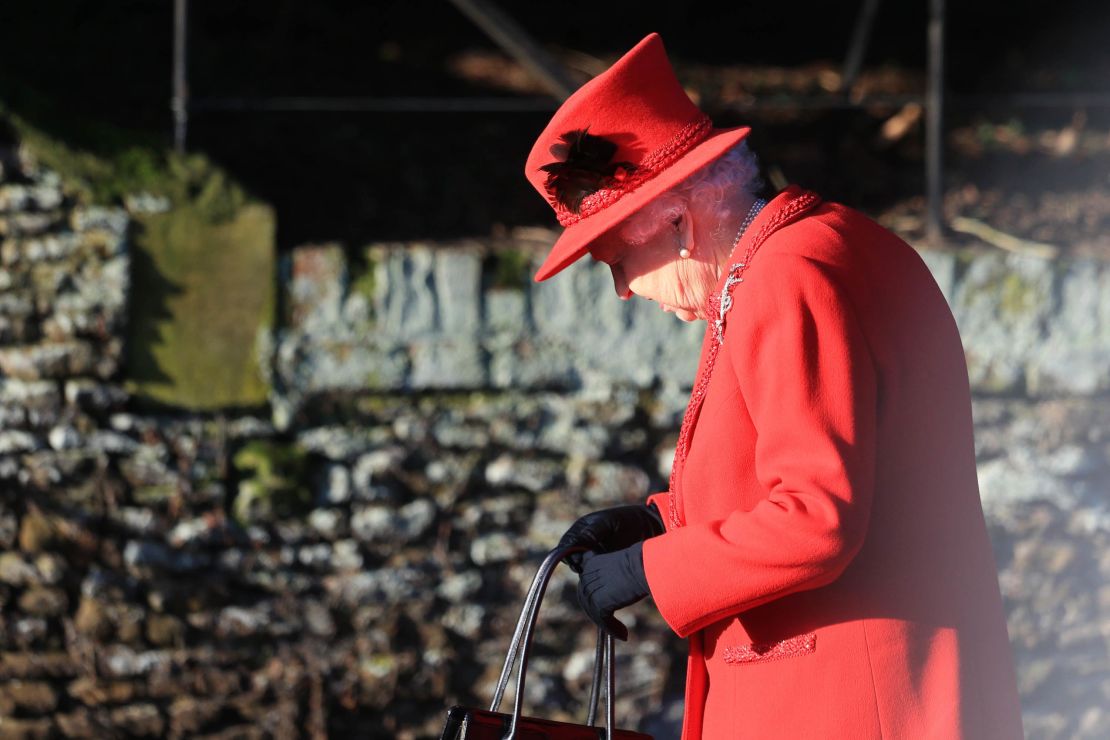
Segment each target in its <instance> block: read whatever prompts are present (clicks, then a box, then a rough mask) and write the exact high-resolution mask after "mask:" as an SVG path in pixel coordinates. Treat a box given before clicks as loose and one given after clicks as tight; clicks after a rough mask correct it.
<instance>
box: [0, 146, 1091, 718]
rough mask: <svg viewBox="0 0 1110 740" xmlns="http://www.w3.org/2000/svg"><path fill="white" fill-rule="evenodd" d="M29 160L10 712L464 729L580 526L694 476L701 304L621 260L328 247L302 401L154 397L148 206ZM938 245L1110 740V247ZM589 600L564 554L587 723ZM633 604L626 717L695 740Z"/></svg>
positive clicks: (15, 408)
mask: <svg viewBox="0 0 1110 740" xmlns="http://www.w3.org/2000/svg"><path fill="white" fill-rule="evenodd" d="M0 164H2V167H0V173H2V179H0V607H2V609H0V736H4V737H20V738H32V737H56V736H64V737H116V736H158V737H161V736H165V737H209V738H216V737H221V738H228V737H302V736H311V737H324V736H334V737H346V736H356V735H357V736H361V737H368V738H386V737H399V738H431V737H436V736H437V731H438V729H439V728H440V726H441V723H442V718H443V709H444V708H445V707H446V706H447V705H448V704H449V703H454V702H462V703H468V704H474V705H478V706H483V705H486V704H487V703H488V701H489V698H490V696H491V695H492V690H493V685H494V682H495V680H496V677H497V674H498V672H499V671H500V667H501V660H502V659H503V657H504V652H505V649H506V647H507V639H508V635H509V634H510V633H511V630H512V626H513V624H514V623H515V620H516V616H517V613H518V610H519V607H520V602H521V598H522V595H523V593H524V591H525V589H526V588H527V585H528V583H529V581H530V580H531V577H532V575H533V573H534V571H535V567H536V565H537V564H538V562H539V559H540V558H541V556H542V555H543V554H544V553H545V552H546V551H547V550H548V549H549V548H550V547H552V546H553V545H554V543H555V542H556V541H557V538H558V536H559V534H560V533H561V532H562V531H563V530H564V529H565V528H566V527H567V526H568V525H569V524H570V523H571V522H572V521H573V520H574V519H575V518H576V517H577V516H579V515H580V514H582V513H584V512H586V511H589V510H592V509H596V508H601V507H605V506H611V505H615V504H618V503H621V502H631V501H640V500H642V498H643V496H644V495H646V494H647V493H648V492H649V491H653V490H659V489H661V488H662V487H664V486H665V481H666V476H667V473H668V466H669V462H670V455H671V452H672V450H673V444H674V437H675V433H676V431H677V428H678V424H679V420H680V417H681V413H682V410H683V407H684V405H685V401H686V394H687V393H688V391H689V385H690V383H691V381H692V380H693V373H694V369H695V363H696V360H697V350H698V347H699V344H700V340H701V330H700V328H699V327H698V326H687V325H683V324H681V323H680V322H678V321H676V320H675V319H674V318H673V317H671V316H666V315H664V314H663V313H662V312H659V311H658V309H657V308H655V307H653V306H651V305H650V304H644V303H642V302H639V301H631V302H627V303H625V302H621V301H619V300H617V299H616V298H615V296H614V294H613V293H612V292H611V290H612V288H611V285H610V283H609V279H608V277H607V275H605V274H604V273H603V272H602V271H600V270H597V269H594V268H591V267H589V266H585V265H583V266H580V267H576V268H574V269H572V270H571V271H569V272H568V273H567V274H565V275H561V276H560V278H559V279H557V280H555V281H551V282H549V283H545V284H543V285H539V286H536V285H531V284H528V283H527V282H526V281H525V282H523V283H522V284H521V285H520V287H518V288H513V287H504V286H501V287H494V285H495V284H496V281H495V280H494V279H493V277H492V275H491V273H492V272H493V270H492V267H491V265H495V264H496V260H495V259H494V257H491V255H490V253H489V251H488V247H487V246H486V245H482V244H477V243H472V244H469V245H465V244H462V245H460V244H452V245H444V246H446V247H447V248H446V249H435V248H433V247H434V246H435V245H380V246H378V247H376V248H374V249H373V250H371V251H372V254H371V260H370V263H369V264H370V271H369V272H367V273H363V274H358V275H355V274H353V273H354V272H355V271H354V270H351V269H350V268H349V266H348V264H347V262H346V260H345V258H344V256H343V255H344V250H342V249H340V248H339V246H338V245H315V246H306V247H304V248H301V249H297V250H295V251H294V252H293V253H292V254H291V255H289V256H288V257H287V259H286V262H285V271H284V274H285V284H284V301H285V306H286V312H285V314H286V326H285V328H283V329H282V330H280V331H279V332H277V333H276V334H275V335H274V337H273V341H272V342H271V343H270V345H269V347H268V348H267V349H266V351H265V352H264V353H263V355H262V356H260V358H259V361H260V363H261V364H262V366H263V367H264V368H266V369H267V371H268V372H269V373H270V379H271V381H272V386H273V396H272V399H271V400H272V408H271V409H268V410H266V413H263V414H244V413H236V414H231V413H229V414H224V415H206V416H197V415H192V414H188V413H177V414H166V413H152V412H142V411H139V407H138V405H137V404H136V403H135V399H132V398H131V397H129V396H128V394H127V393H126V392H125V391H124V390H123V386H122V379H123V376H124V373H125V368H121V367H120V364H119V358H120V357H121V353H120V347H121V342H122V336H123V335H122V328H123V327H124V326H125V322H126V305H127V302H126V296H127V292H128V290H129V282H128V274H129V271H128V269H127V264H128V260H129V249H128V241H127V235H128V214H127V212H126V211H125V210H123V209H95V208H83V207H79V206H77V205H75V204H74V203H72V202H70V201H69V200H68V197H67V195H66V192H65V190H64V188H63V187H62V184H61V183H60V182H59V180H58V179H57V177H56V176H54V175H52V174H51V173H50V172H48V171H45V170H42V169H41V168H39V167H37V166H35V165H34V164H33V162H32V161H30V160H29V159H27V157H26V156H25V153H24V152H23V151H22V150H14V151H13V150H3V151H0ZM537 233H539V234H540V236H539V237H537V236H536V234H537ZM550 237H551V234H550V233H548V234H547V236H543V233H542V232H531V233H530V236H528V237H524V236H522V237H520V239H519V242H520V244H519V246H520V248H521V249H524V250H528V249H529V248H530V247H531V244H530V242H532V241H535V240H537V239H538V240H539V241H540V242H543V241H544V240H545V239H549V238H550ZM547 243H550V242H549V241H548V242H547ZM922 254H923V257H924V258H925V259H926V261H927V262H928V263H929V265H930V267H931V268H932V270H933V274H934V275H935V276H936V278H937V281H938V283H939V284H940V285H941V287H942V289H943V290H944V292H945V295H946V296H947V297H948V298H949V300H950V302H951V303H952V305H953V307H954V310H955V313H956V316H957V320H958V321H959V323H960V328H961V331H962V332H963V336H964V341H965V343H966V346H967V353H968V362H969V371H970V374H971V377H972V379H973V383H974V387H975V392H976V397H975V401H974V412H975V419H976V425H977V427H976V445H977V450H976V452H977V456H978V459H979V463H980V468H979V469H980V484H981V489H982V497H983V503H984V508H985V511H986V513H987V519H988V524H989V528H990V534H991V538H992V542H993V544H994V549H995V555H996V558H997V561H998V566H999V578H1000V583H1001V586H1002V590H1003V595H1004V597H1005V601H1006V607H1007V611H1008V619H1009V630H1010V637H1011V643H1012V645H1013V648H1014V655H1015V658H1016V661H1017V666H1018V672H1019V680H1020V688H1021V692H1022V699H1023V705H1024V719H1025V726H1026V732H1027V735H1028V736H1029V737H1032V738H1076V737H1079V738H1096V737H1105V736H1107V735H1108V734H1110V715H1108V713H1107V710H1106V709H1105V706H1106V705H1107V701H1106V697H1107V695H1108V694H1110V658H1108V655H1107V634H1106V624H1107V621H1108V620H1107V615H1108V613H1110V586H1108V585H1107V583H1108V576H1110V557H1108V555H1107V553H1110V547H1108V546H1107V545H1108V544H1110V542H1108V539H1110V536H1108V533H1110V516H1108V512H1107V481H1108V478H1110V476H1108V466H1110V439H1108V436H1107V434H1108V430H1110V403H1108V399H1107V394H1106V391H1107V386H1108V384H1110V380H1108V376H1107V374H1108V366H1110V364H1108V363H1107V362H1106V354H1107V352H1108V351H1110V298H1108V296H1110V291H1108V290H1107V287H1108V281H1110V276H1108V268H1107V266H1106V265H1104V264H1101V263H1097V262H1074V263H1066V264H1065V263H1046V262H1037V261H1033V260H1030V259H1024V258H1019V257H1016V256H1012V255H1008V254H1003V253H997V252H974V253H973V252H958V253H949V252H923V253H922ZM529 274H530V273H529ZM941 463H942V461H938V464H941ZM573 591H574V578H573V575H572V574H570V572H569V570H567V569H565V568H561V569H560V570H559V571H558V572H557V574H556V576H555V578H554V579H553V582H552V584H551V586H550V588H549V589H548V592H547V596H546V598H545V601H544V605H543V610H542V613H541V616H540V626H539V629H538V631H537V638H536V646H535V650H534V653H533V658H532V660H531V662H530V672H529V680H528V683H527V687H526V694H527V696H526V700H527V701H526V707H539V706H541V705H543V706H546V707H550V708H551V710H550V712H549V716H553V717H555V718H564V719H571V718H580V717H582V716H583V715H584V712H585V704H584V703H585V697H586V692H587V688H588V684H589V675H590V668H591V661H592V657H593V638H594V633H593V631H592V630H591V629H589V625H588V623H587V622H586V621H585V619H584V617H583V616H582V615H581V614H580V613H579V612H578V608H577V606H576V605H575V603H574V600H573ZM622 619H623V620H624V621H625V622H626V623H627V624H628V625H629V628H630V631H631V633H632V635H633V639H632V640H631V641H630V642H629V643H621V644H619V646H618V650H617V653H618V658H617V659H618V696H619V702H618V706H617V716H618V718H619V721H620V724H621V725H622V726H628V727H638V728H640V729H643V730H645V731H649V732H653V733H655V735H656V736H657V737H675V736H677V727H678V724H677V723H678V720H679V718H680V716H681V701H682V678H683V669H684V664H685V663H684V661H685V658H684V647H685V642H684V641H682V640H679V639H678V638H676V637H675V636H674V635H673V633H671V632H670V631H669V629H668V628H667V627H666V625H665V624H663V622H662V620H661V619H660V618H659V616H658V614H657V613H656V612H654V610H653V609H652V607H651V605H650V604H649V603H642V604H639V605H636V606H635V607H632V608H629V609H626V610H623V611H622ZM507 699H509V700H511V693H510V696H508V697H507ZM753 700H757V699H755V698H753ZM740 709H741V710H742V708H740Z"/></svg>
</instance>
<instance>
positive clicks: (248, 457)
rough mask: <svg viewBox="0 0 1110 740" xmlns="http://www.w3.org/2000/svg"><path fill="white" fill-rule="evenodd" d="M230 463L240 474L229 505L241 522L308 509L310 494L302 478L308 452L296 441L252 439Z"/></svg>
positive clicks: (309, 506)
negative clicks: (236, 492)
mask: <svg viewBox="0 0 1110 740" xmlns="http://www.w3.org/2000/svg"><path fill="white" fill-rule="evenodd" d="M232 464H233V465H234V466H235V468H236V469H237V470H238V471H239V472H240V473H241V474H242V475H243V479H242V480H241V481H240V483H239V491H238V494H237V495H236V497H235V501H234V504H233V505H232V515H233V516H234V518H235V519H236V521H238V522H239V523H240V524H248V523H250V522H254V521H258V520H259V519H267V518H272V517H296V516H303V515H304V514H307V513H308V511H309V509H311V507H312V494H311V492H310V491H309V489H308V487H307V485H305V482H304V480H305V477H306V472H307V465H308V460H307V453H306V452H305V450H304V449H303V448H301V447H300V446H299V445H297V444H295V443H282V442H275V441H271V440H255V441H252V442H248V443H247V444H246V445H245V446H244V447H243V448H242V449H241V450H239V451H238V452H237V453H235V456H234V458H233V459H232Z"/></svg>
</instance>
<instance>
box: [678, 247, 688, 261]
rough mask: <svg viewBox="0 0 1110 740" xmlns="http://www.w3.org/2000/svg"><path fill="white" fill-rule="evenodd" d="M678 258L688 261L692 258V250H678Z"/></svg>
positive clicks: (684, 248)
mask: <svg viewBox="0 0 1110 740" xmlns="http://www.w3.org/2000/svg"><path fill="white" fill-rule="evenodd" d="M678 256H679V257H681V258H682V259H688V258H689V257H690V250H689V249H687V248H686V247H683V248H682V249H680V250H678Z"/></svg>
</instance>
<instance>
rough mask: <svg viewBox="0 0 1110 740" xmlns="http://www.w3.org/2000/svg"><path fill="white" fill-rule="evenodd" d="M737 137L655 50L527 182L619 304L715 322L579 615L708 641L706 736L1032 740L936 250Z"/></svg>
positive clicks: (576, 101)
mask: <svg viewBox="0 0 1110 740" xmlns="http://www.w3.org/2000/svg"><path fill="white" fill-rule="evenodd" d="M748 132H749V129H748V128H747V127H739V128H730V129H717V128H714V127H713V126H712V124H711V123H710V121H709V119H708V118H707V117H706V116H705V114H704V113H702V112H701V111H700V110H699V109H698V108H697V107H696V106H695V105H694V104H693V103H692V102H691V101H690V100H689V98H688V97H687V96H686V95H685V93H684V92H683V90H682V88H681V86H680V85H679V83H678V81H677V79H676V78H675V75H674V72H673V70H672V69H671V67H670V64H669V62H668V60H667V57H666V54H665V52H664V50H663V46H662V42H661V40H660V38H659V36H658V35H657V34H651V35H649V36H648V37H647V38H645V39H644V40H643V41H641V42H640V43H639V44H638V45H637V46H636V47H635V48H633V49H632V50H631V51H630V52H628V53H627V54H626V55H625V56H623V57H622V58H621V59H620V60H619V61H617V62H616V63H615V64H614V65H613V66H612V67H611V68H610V69H608V70H607V71H606V72H604V73H602V74H601V75H599V76H598V77H596V78H595V79H593V80H591V81H590V82H589V83H587V84H586V85H584V86H583V87H582V88H581V89H580V90H578V91H577V92H576V93H575V94H574V95H572V96H571V97H570V98H569V99H568V100H567V101H566V102H565V103H564V104H563V105H562V106H561V107H560V109H559V110H558V111H557V112H556V113H555V115H554V117H553V118H552V120H551V122H550V123H549V125H548V126H547V127H546V128H545V130H544V131H543V133H542V134H541V135H540V137H539V140H538V141H537V142H536V144H535V146H534V148H533V149H532V152H531V154H530V155H529V158H528V162H527V165H526V175H527V177H528V178H529V180H530V181H531V183H532V184H533V185H534V186H535V187H536V189H537V190H538V191H539V192H540V193H541V194H542V195H543V196H544V197H545V198H547V199H548V201H549V202H550V203H551V205H552V207H553V208H554V209H555V212H556V214H557V216H558V218H559V221H560V223H561V224H562V225H563V226H565V227H566V228H565V229H564V231H563V232H562V234H561V235H560V237H559V239H558V240H557V241H556V243H555V245H554V247H553V248H552V250H551V253H550V254H549V255H548V257H547V258H546V260H545V261H544V263H543V265H542V266H541V267H540V269H539V271H538V272H537V274H536V276H535V279H536V280H537V281H540V280H546V279H547V278H550V277H551V276H552V275H554V274H556V273H557V272H559V271H560V270H562V269H563V268H565V267H566V266H568V265H570V264H571V263H572V262H574V261H575V260H577V259H579V258H581V257H582V256H584V255H585V254H587V253H589V254H590V255H591V256H592V257H593V258H594V259H596V260H600V261H602V262H604V263H606V264H607V265H608V266H609V268H610V269H611V270H612V274H613V283H614V287H615V289H616V292H617V295H618V296H619V297H620V298H621V299H628V298H629V297H631V296H632V295H637V296H640V297H641V298H647V299H648V300H652V301H656V302H657V303H658V304H659V305H660V308H661V309H662V310H664V311H669V312H673V313H674V314H675V315H676V316H677V317H678V318H679V319H681V320H683V321H705V322H706V333H705V339H704V343H703V348H702V352H701V358H700V362H699V367H698V372H697V377H696V379H695V382H694V386H693V393H692V395H691V398H690V403H689V406H688V408H687V410H686V415H685V418H684V419H683V422H682V427H681V430H680V433H679V438H678V443H677V449H676V451H675V458H674V464H673V466H672V470H671V477H670V485H669V487H668V490H666V491H661V492H657V493H653V494H651V495H650V496H648V497H647V498H646V500H645V501H644V503H641V504H636V505H628V506H620V507H616V508H612V509H606V510H603V511H597V512H592V513H588V514H586V515H585V516H583V517H582V518H581V519H579V520H578V521H577V522H575V524H574V525H573V526H572V527H570V529H569V530H567V532H566V534H565V535H564V536H563V538H562V540H561V541H560V543H559V544H560V546H565V545H571V544H575V545H586V546H588V547H589V548H590V551H589V552H586V553H584V554H583V555H582V556H580V557H578V558H571V559H568V561H567V562H568V564H569V565H570V566H571V567H572V568H574V569H575V570H576V571H577V572H578V573H579V574H580V577H579V586H578V598H579V601H580V603H581V604H582V607H583V609H585V610H586V612H587V613H588V614H589V615H590V616H591V618H592V619H594V621H596V622H597V623H598V624H599V625H602V626H603V627H604V628H605V629H607V630H609V631H610V632H612V633H613V634H615V635H616V636H618V637H620V638H621V639H626V638H627V635H626V630H625V628H624V625H623V624H621V623H620V622H619V621H617V620H616V619H615V617H614V615H613V613H614V611H616V610H617V609H620V608H621V607H624V606H627V605H629V604H632V603H634V602H636V601H638V600H640V599H642V598H644V597H645V596H648V595H650V596H651V598H652V600H653V602H654V604H655V606H656V607H657V608H658V610H659V612H660V614H661V615H662V617H663V619H664V620H665V621H666V623H667V624H668V625H669V626H670V627H671V629H672V630H674V632H675V634H677V635H678V636H679V637H683V638H687V639H688V662H687V673H686V703H685V716H684V720H683V731H682V737H683V738H684V739H687V740H689V739H691V738H711V739H713V740H716V739H719V738H759V739H760V740H768V739H769V738H853V739H854V740H855V739H859V738H943V739H945V740H950V739H952V738H977V739H983V738H1005V739H1007V740H1009V739H1011V738H1020V737H1021V736H1022V727H1021V710H1020V705H1019V701H1018V695H1017V688H1016V679H1015V675H1014V669H1013V664H1012V659H1011V656H1010V649H1009V641H1008V638H1007V632H1006V621H1005V615H1004V612H1003V608H1002V598H1001V594H1000V591H999V586H998V580H997V574H996V569H995V562H994V556H993V554H992V550H991V543H990V540H989V538H988V535H987V529H986V525H985V522H984V518H983V512H982V508H981V505H980V502H979V496H978V484H977V478H976V471H975V453H974V444H973V436H972V419H971V401H970V389H969V384H968V376H967V367H966V364H965V360H964V356H963V348H962V344H961V341H960V337H959V334H958V332H957V327H956V324H955V321H954V320H953V317H952V314H951V311H950V310H949V308H948V306H947V303H946V302H945V299H944V297H943V295H942V294H941V291H940V290H939V288H938V287H937V284H936V282H935V281H934V280H933V278H932V276H931V274H930V273H929V271H928V269H927V268H926V266H925V264H924V262H923V261H922V260H921V258H920V257H919V256H918V254H917V253H916V252H915V251H914V249H913V248H912V247H910V246H909V245H908V244H906V243H905V242H904V241H902V240H901V239H899V238H898V237H897V236H895V235H894V234H892V233H891V232H889V231H887V230H885V229H883V228H882V227H881V226H879V225H878V224H877V223H875V222H874V221H872V220H870V219H869V218H867V217H865V216H864V215H862V214H860V213H859V212H857V211H855V210H852V209H850V208H848V207H846V206H844V205H841V204H839V203H835V202H830V201H824V200H822V199H821V198H820V197H819V196H818V195H817V194H816V193H814V192H812V191H809V190H806V189H803V188H801V187H798V186H795V185H791V186H789V187H787V188H786V189H785V190H783V191H782V192H780V193H778V194H777V195H775V196H774V197H773V198H771V199H770V200H769V201H764V200H762V199H760V198H758V197H756V194H757V192H759V180H758V175H757V172H758V167H757V164H756V162H755V160H754V158H753V156H752V155H751V153H750V152H749V151H748V149H747V142H745V141H744V138H745V137H746V136H747V134H748Z"/></svg>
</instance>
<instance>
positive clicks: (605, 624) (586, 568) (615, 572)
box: [578, 542, 651, 640]
mask: <svg viewBox="0 0 1110 740" xmlns="http://www.w3.org/2000/svg"><path fill="white" fill-rule="evenodd" d="M643 547H644V543H643V542H637V543H636V544H634V545H632V546H631V547H626V548H624V549H623V550H617V551H616V552H610V553H602V554H600V555H597V554H594V553H592V552H586V553H583V554H584V556H585V557H584V558H583V559H582V576H581V578H579V579H578V603H579V605H580V606H581V607H582V610H583V611H585V612H586V614H587V615H588V616H589V617H590V619H592V620H593V622H594V624H596V625H598V626H599V627H601V628H602V629H604V630H605V631H606V632H608V633H609V634H611V635H612V636H613V637H615V638H617V639H618V640H627V639H628V628H627V627H625V626H624V624H623V623H622V622H620V621H618V620H617V618H616V617H614V616H613V612H614V611H615V610H617V609H620V608H621V607H623V606H628V605H629V604H634V603H636V602H637V601H639V600H640V599H642V598H644V597H645V596H647V595H648V594H649V593H651V592H650V590H649V589H648V583H647V576H646V575H645V574H644V554H643Z"/></svg>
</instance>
